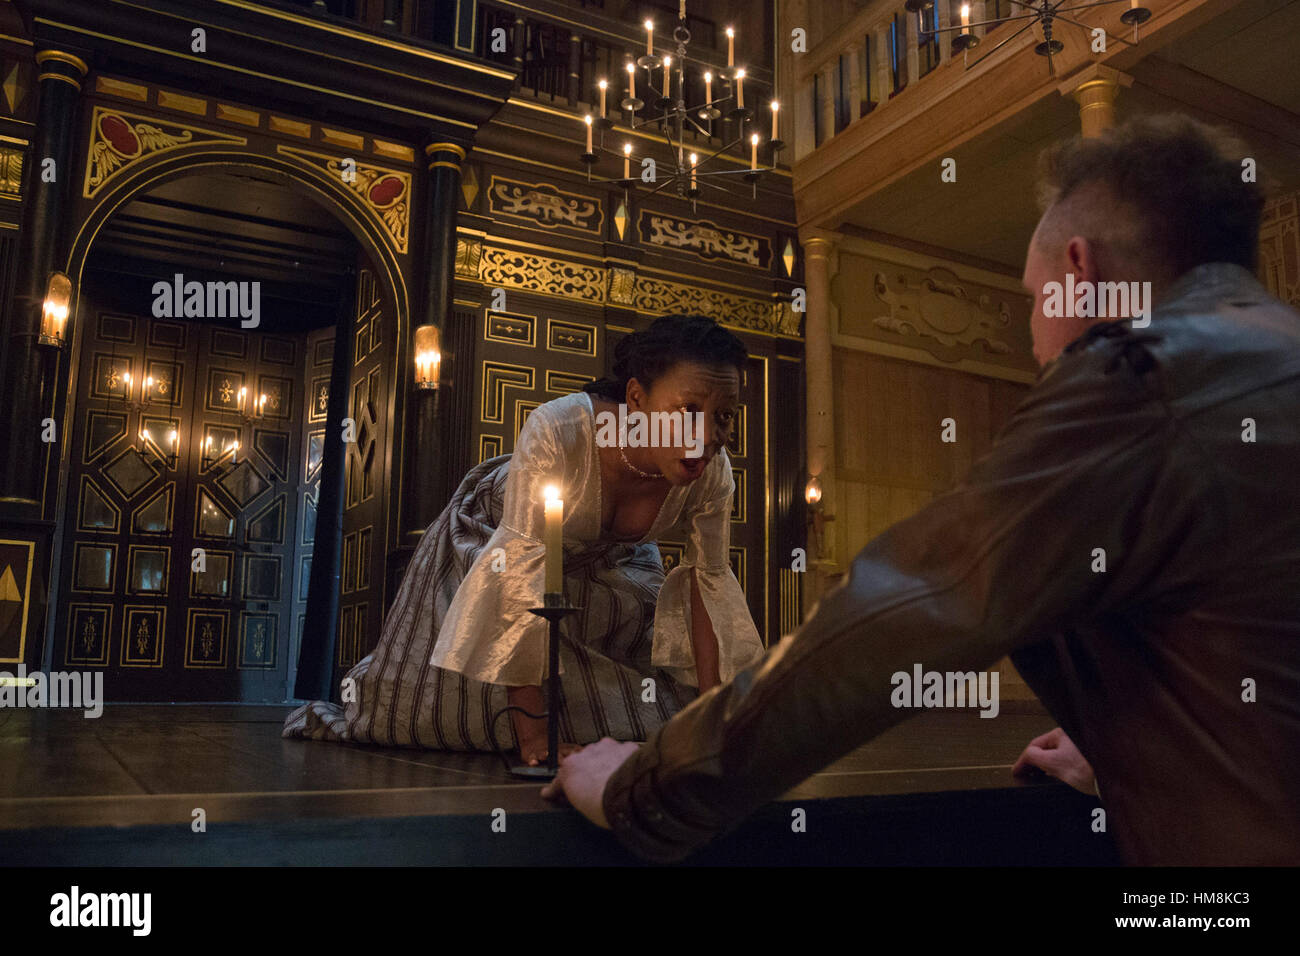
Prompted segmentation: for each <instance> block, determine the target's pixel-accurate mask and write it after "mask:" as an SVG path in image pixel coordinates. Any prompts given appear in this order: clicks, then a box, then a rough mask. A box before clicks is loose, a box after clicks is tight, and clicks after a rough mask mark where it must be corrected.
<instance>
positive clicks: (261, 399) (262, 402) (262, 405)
mask: <svg viewBox="0 0 1300 956" xmlns="http://www.w3.org/2000/svg"><path fill="white" fill-rule="evenodd" d="M264 415H266V396H265V395H259V396H257V417H258V418H262V417H263V416H264Z"/></svg>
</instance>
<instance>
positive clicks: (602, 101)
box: [587, 80, 609, 153]
mask: <svg viewBox="0 0 1300 956" xmlns="http://www.w3.org/2000/svg"><path fill="white" fill-rule="evenodd" d="M596 85H597V86H598V87H600V118H601V119H604V118H605V88H606V87H607V86H609V84H608V83H606V82H605V81H604V80H601V81H600V82H599V83H597V84H596ZM587 152H589V153H590V152H591V145H590V144H588V145H587Z"/></svg>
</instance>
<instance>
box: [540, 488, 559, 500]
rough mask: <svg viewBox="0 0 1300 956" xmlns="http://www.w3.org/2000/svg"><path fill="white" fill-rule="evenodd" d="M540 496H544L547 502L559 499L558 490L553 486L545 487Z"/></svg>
mask: <svg viewBox="0 0 1300 956" xmlns="http://www.w3.org/2000/svg"><path fill="white" fill-rule="evenodd" d="M542 494H543V495H545V496H546V500H547V501H554V500H555V499H557V498H559V497H560V489H559V488H557V487H556V486H555V485H547V486H546V487H545V488H544V489H543V490H542Z"/></svg>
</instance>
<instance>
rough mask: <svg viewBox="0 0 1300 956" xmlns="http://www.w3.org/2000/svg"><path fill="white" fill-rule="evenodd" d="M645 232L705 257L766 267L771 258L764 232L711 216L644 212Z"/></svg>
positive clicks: (647, 236)
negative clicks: (731, 225)
mask: <svg viewBox="0 0 1300 956" xmlns="http://www.w3.org/2000/svg"><path fill="white" fill-rule="evenodd" d="M641 233H642V236H643V237H644V238H645V240H646V241H647V242H649V243H651V244H652V245H656V246H665V247H668V248H672V249H679V250H681V251H683V252H689V253H691V254H693V255H696V256H699V257H700V258H701V259H709V260H718V259H721V260H726V261H728V262H738V263H740V264H741V265H746V266H753V267H754V268H756V269H764V268H766V267H767V264H768V263H769V262H770V261H771V256H772V247H771V244H770V243H769V242H768V241H767V240H766V239H764V238H763V237H762V236H751V235H749V234H747V233H743V232H737V231H735V230H734V229H726V228H723V227H722V226H719V225H718V224H717V223H714V222H710V221H709V220H707V219H703V220H699V221H694V220H690V219H678V218H676V217H673V216H661V215H659V214H657V213H652V212H643V213H642V214H641Z"/></svg>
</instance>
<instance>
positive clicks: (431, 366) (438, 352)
mask: <svg viewBox="0 0 1300 956" xmlns="http://www.w3.org/2000/svg"><path fill="white" fill-rule="evenodd" d="M587 131H588V135H590V134H591V128H590V127H588V130H587ZM441 369H442V333H441V331H440V330H439V329H438V327H437V326H436V325H421V326H417V327H416V329H415V387H416V389H418V390H421V391H436V390H437V388H438V377H439V372H440V371H441Z"/></svg>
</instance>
